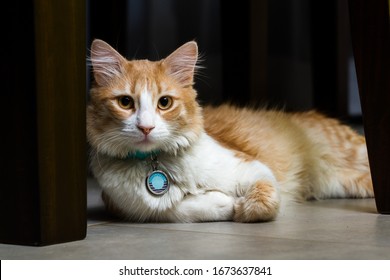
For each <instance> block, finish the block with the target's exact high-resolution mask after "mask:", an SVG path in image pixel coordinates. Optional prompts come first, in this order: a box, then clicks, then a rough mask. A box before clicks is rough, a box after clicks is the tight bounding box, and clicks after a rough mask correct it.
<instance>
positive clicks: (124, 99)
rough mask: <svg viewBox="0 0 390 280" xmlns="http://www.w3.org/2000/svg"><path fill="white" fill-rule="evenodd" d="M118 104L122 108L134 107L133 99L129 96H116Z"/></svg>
mask: <svg viewBox="0 0 390 280" xmlns="http://www.w3.org/2000/svg"><path fill="white" fill-rule="evenodd" d="M118 104H119V106H120V107H121V108H122V109H126V110H130V109H133V108H134V100H133V98H131V97H130V96H121V97H118Z"/></svg>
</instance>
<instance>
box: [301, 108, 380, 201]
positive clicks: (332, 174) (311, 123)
mask: <svg viewBox="0 0 390 280" xmlns="http://www.w3.org/2000/svg"><path fill="white" fill-rule="evenodd" d="M303 114H305V117H304V118H301V117H299V116H295V118H297V120H299V123H300V125H303V126H305V132H306V133H307V136H308V138H309V139H310V142H311V143H312V145H311V147H310V148H311V149H310V150H311V151H310V152H311V158H310V159H309V160H308V162H307V163H306V165H307V170H308V173H307V174H308V175H307V176H308V177H307V184H306V186H302V187H301V188H300V189H299V191H298V194H299V196H300V197H301V198H303V199H305V200H308V199H324V198H366V197H373V196H374V191H373V186H372V180H371V173H370V167H369V163H368V156H367V147H366V142H365V138H364V136H362V135H360V134H359V133H357V132H355V131H354V130H352V129H351V128H350V127H349V126H346V125H343V124H341V123H340V122H339V121H338V120H335V119H331V118H327V117H325V116H323V115H321V114H318V113H316V112H308V113H303ZM303 114H299V115H300V116H302V115H303Z"/></svg>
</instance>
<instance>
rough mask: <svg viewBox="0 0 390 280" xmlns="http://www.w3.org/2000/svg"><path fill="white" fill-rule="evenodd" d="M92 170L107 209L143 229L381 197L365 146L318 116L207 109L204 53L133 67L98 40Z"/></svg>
mask: <svg viewBox="0 0 390 280" xmlns="http://www.w3.org/2000/svg"><path fill="white" fill-rule="evenodd" d="M89 59H90V62H91V65H92V71H93V76H94V84H93V86H92V88H91V91H90V101H89V104H88V107H87V138H88V142H89V145H90V147H91V158H90V166H91V170H92V172H93V174H94V176H95V177H96V179H97V181H98V183H99V185H100V186H101V188H102V190H103V192H102V197H103V200H104V202H105V204H106V206H107V209H108V210H109V211H111V212H113V213H114V214H116V215H117V216H119V217H121V218H123V219H125V220H128V221H133V222H206V221H230V220H232V221H235V222H265V221H272V220H274V219H276V217H277V215H278V213H279V209H280V205H281V197H282V196H281V193H286V194H289V195H291V196H293V197H294V198H295V199H296V200H309V199H325V198H333V197H337V198H344V197H356V198H364V197H373V188H372V182H371V176H370V170H369V165H368V159H367V151H366V146H365V139H364V137H363V136H361V135H359V134H358V133H356V132H354V131H353V130H352V129H351V128H350V127H348V126H345V125H343V124H341V123H340V122H339V121H338V120H336V119H332V118H328V117H326V116H324V115H322V114H320V113H317V112H315V111H308V112H300V113H298V112H297V113H287V112H283V111H281V110H260V109H249V108H238V107H235V106H233V105H227V104H225V105H220V106H217V107H212V106H206V107H205V108H201V106H200V104H199V103H198V102H197V92H196V90H195V89H194V75H195V74H196V70H197V68H198V66H197V61H198V46H197V43H196V42H195V41H190V42H188V43H186V44H184V45H182V46H181V47H179V48H178V49H176V50H175V51H174V52H173V53H171V54H170V55H169V56H167V57H166V58H165V59H162V60H160V61H149V60H131V61H130V60H127V59H126V58H124V57H123V56H122V55H121V54H119V53H118V52H117V51H116V50H115V49H114V48H112V47H111V46H110V45H109V44H107V43H106V42H104V41H102V40H99V39H95V40H94V41H93V42H92V45H91V53H90V58H89Z"/></svg>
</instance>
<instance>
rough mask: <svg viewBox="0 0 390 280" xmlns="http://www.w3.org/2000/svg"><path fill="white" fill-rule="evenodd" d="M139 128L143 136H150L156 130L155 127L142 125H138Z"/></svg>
mask: <svg viewBox="0 0 390 280" xmlns="http://www.w3.org/2000/svg"><path fill="white" fill-rule="evenodd" d="M137 128H138V129H139V130H141V131H142V133H143V134H145V136H146V135H148V134H149V133H150V132H151V131H152V130H153V128H154V126H150V127H145V126H141V125H137Z"/></svg>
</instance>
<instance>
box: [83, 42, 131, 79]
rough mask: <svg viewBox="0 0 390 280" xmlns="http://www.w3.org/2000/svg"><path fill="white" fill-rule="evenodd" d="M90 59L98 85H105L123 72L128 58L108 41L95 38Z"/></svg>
mask: <svg viewBox="0 0 390 280" xmlns="http://www.w3.org/2000/svg"><path fill="white" fill-rule="evenodd" d="M90 61H91V64H92V67H93V74H94V77H95V81H96V82H97V84H98V85H100V86H105V85H108V84H109V82H110V81H111V80H112V79H113V78H114V77H115V76H118V75H120V74H121V72H122V65H123V64H124V63H125V62H126V59H125V58H124V57H123V56H121V55H120V54H119V53H118V52H117V51H116V50H115V49H113V48H112V47H111V46H110V45H109V44H107V43H106V42H104V41H102V40H99V39H95V40H94V41H93V42H92V45H91V57H90Z"/></svg>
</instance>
